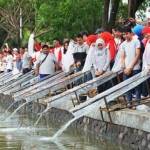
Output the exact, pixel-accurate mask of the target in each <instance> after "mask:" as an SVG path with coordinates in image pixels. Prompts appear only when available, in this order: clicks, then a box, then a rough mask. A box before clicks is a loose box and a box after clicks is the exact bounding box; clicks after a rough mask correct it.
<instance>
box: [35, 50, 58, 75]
mask: <svg viewBox="0 0 150 150" xmlns="http://www.w3.org/2000/svg"><path fill="white" fill-rule="evenodd" d="M45 57H46V54H43V53H41V54H40V56H39V57H38V59H37V62H36V63H37V64H41V63H42V61H43V60H44V59H45ZM55 62H56V58H55V56H54V54H52V53H49V54H48V56H47V57H46V59H45V60H44V62H43V63H42V64H41V65H40V68H39V74H51V75H52V74H54V73H55Z"/></svg>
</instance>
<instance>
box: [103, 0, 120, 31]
mask: <svg viewBox="0 0 150 150" xmlns="http://www.w3.org/2000/svg"><path fill="white" fill-rule="evenodd" d="M119 4H120V0H105V1H104V11H103V21H102V27H103V28H105V29H108V30H111V28H112V27H114V25H115V21H116V17H117V13H118V8H119Z"/></svg>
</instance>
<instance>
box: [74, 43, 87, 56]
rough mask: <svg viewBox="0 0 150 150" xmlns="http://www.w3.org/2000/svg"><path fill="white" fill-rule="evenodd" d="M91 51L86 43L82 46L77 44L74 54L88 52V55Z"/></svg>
mask: <svg viewBox="0 0 150 150" xmlns="http://www.w3.org/2000/svg"><path fill="white" fill-rule="evenodd" d="M88 51H89V46H88V45H87V44H85V43H83V44H82V45H79V44H76V45H75V47H74V52H73V53H83V52H86V53H87V54H88Z"/></svg>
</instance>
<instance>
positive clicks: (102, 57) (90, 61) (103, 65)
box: [82, 46, 110, 72]
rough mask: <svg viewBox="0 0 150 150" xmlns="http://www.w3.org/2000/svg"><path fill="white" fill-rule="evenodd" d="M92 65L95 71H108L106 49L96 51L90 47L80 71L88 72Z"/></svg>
mask: <svg viewBox="0 0 150 150" xmlns="http://www.w3.org/2000/svg"><path fill="white" fill-rule="evenodd" d="M92 65H93V66H94V69H95V70H97V71H108V70H109V69H110V66H109V65H110V53H109V50H108V49H107V48H104V49H102V50H98V49H97V48H95V46H91V47H90V50H89V53H88V55H87V58H86V61H85V65H84V67H83V70H82V71H83V72H86V71H88V70H90V69H91V66H92Z"/></svg>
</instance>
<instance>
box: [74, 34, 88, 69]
mask: <svg viewBox="0 0 150 150" xmlns="http://www.w3.org/2000/svg"><path fill="white" fill-rule="evenodd" d="M76 39H77V44H76V46H75V47H74V50H73V58H74V65H75V66H76V68H77V71H81V70H82V68H83V66H84V63H85V59H86V56H87V54H88V50H89V46H88V45H87V44H85V43H84V40H83V37H82V35H81V34H78V35H77V38H76Z"/></svg>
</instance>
